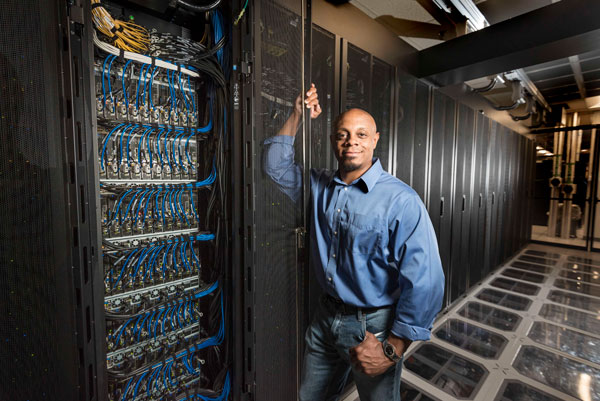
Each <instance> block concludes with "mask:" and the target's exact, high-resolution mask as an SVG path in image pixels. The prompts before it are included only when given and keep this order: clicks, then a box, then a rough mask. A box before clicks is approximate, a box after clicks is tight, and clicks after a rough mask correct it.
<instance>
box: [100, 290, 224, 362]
mask: <svg viewBox="0 0 600 401" xmlns="http://www.w3.org/2000/svg"><path fill="white" fill-rule="evenodd" d="M217 286H218V283H214V284H213V285H212V286H211V287H210V288H208V289H205V290H203V291H199V292H196V293H195V294H189V295H187V296H185V297H182V298H178V299H176V300H173V301H169V302H167V303H166V304H162V305H159V306H154V307H150V308H145V309H143V310H142V311H141V312H139V313H137V314H134V315H131V316H130V317H128V318H127V317H125V318H123V319H119V318H118V317H116V316H118V315H109V316H110V319H111V320H112V321H115V320H117V321H118V320H125V319H127V320H126V321H125V322H122V323H120V324H119V325H118V326H115V328H114V329H111V330H109V333H108V340H109V342H108V347H109V352H113V351H115V350H119V349H122V348H125V347H128V346H131V345H135V344H136V343H139V342H140V341H145V340H165V339H164V338H161V337H164V336H165V335H168V334H169V333H170V332H174V331H177V330H181V329H185V328H188V327H190V326H192V325H194V324H195V323H197V322H198V320H199V319H200V317H202V312H200V309H199V303H198V300H199V299H200V298H203V297H205V296H206V295H208V294H211V293H213V292H214V291H215V289H216V288H217ZM198 334H199V333H198ZM171 341H172V339H171Z"/></svg>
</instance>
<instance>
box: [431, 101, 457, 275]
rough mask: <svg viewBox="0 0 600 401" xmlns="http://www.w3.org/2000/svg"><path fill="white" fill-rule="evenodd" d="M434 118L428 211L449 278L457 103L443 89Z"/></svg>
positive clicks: (433, 109) (434, 109)
mask: <svg viewBox="0 0 600 401" xmlns="http://www.w3.org/2000/svg"><path fill="white" fill-rule="evenodd" d="M431 107H432V112H431V113H432V118H431V142H430V144H431V156H430V157H431V160H436V161H437V163H433V162H432V163H431V169H430V177H429V194H428V205H427V206H428V210H429V216H430V218H431V222H432V223H433V227H434V229H435V232H436V234H437V239H438V244H439V248H440V257H441V259H442V266H443V267H444V273H445V274H446V277H447V278H449V277H450V274H449V273H450V266H451V255H452V244H451V236H452V201H453V199H452V185H453V182H452V176H453V175H452V171H453V168H454V141H455V137H456V136H455V125H456V102H455V101H454V100H453V99H451V98H449V97H448V96H446V95H443V94H441V93H439V92H434V93H433V103H432V106H431Z"/></svg>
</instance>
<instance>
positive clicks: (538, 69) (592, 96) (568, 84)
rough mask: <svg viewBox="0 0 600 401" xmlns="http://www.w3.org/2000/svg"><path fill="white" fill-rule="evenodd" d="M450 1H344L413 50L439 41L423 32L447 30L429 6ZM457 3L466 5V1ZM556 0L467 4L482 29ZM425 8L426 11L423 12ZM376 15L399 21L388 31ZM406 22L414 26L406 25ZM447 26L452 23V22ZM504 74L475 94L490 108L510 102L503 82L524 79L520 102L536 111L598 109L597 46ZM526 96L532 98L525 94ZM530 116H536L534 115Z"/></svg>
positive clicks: (476, 84) (477, 83)
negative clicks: (481, 21) (491, 86)
mask: <svg viewBox="0 0 600 401" xmlns="http://www.w3.org/2000/svg"><path fill="white" fill-rule="evenodd" d="M452 1H456V0H350V3H351V4H352V5H354V6H355V7H357V8H359V9H360V10H361V11H363V12H364V13H365V14H367V15H368V16H370V17H371V18H374V19H377V20H378V21H379V22H381V23H382V24H383V25H385V26H386V27H387V28H388V29H391V30H392V31H394V33H396V34H398V36H399V37H400V38H401V39H403V40H404V41H405V42H407V43H408V44H410V45H411V46H412V47H414V48H415V49H416V50H423V49H427V48H430V47H432V46H436V45H438V44H441V43H443V42H444V41H443V40H438V39H433V38H432V37H436V36H435V35H433V36H432V35H431V34H429V33H428V32H429V31H433V32H434V33H435V31H436V29H437V28H436V27H437V26H439V27H440V30H443V29H446V28H447V25H443V24H445V23H447V21H444V19H443V18H440V14H438V13H436V12H437V11H439V7H437V5H436V4H435V3H436V2H437V3H440V2H441V3H443V2H445V4H446V5H450V6H452ZM458 1H459V2H462V3H467V2H468V1H469V0H458ZM558 1H560V0H473V1H472V3H471V4H475V7H476V8H477V9H478V11H477V12H480V13H481V14H483V16H484V17H485V25H486V26H489V25H494V24H497V23H499V22H503V21H506V20H508V19H510V18H513V17H516V16H519V15H522V14H525V13H528V12H531V11H534V10H537V9H539V8H541V7H546V6H548V5H550V4H552V3H556V2H558ZM434 6H435V7H434ZM427 7H429V9H428V10H429V12H428V11H427ZM450 8H451V9H452V13H453V14H452V16H453V17H456V9H455V8H454V7H453V6H452V7H450ZM447 15H449V14H447ZM382 16H391V17H394V18H395V19H398V21H401V24H400V25H395V26H392V27H391V26H390V25H386V21H384V20H383V19H382ZM459 17H461V15H459ZM385 18H390V17H385ZM412 22H415V23H417V24H412V25H411V23H412ZM451 22H452V23H454V21H451ZM413 25H417V26H418V28H422V29H415V28H414V26H413ZM444 27H446V28H444ZM403 29H404V30H403ZM483 29H485V28H483ZM428 30H429V31H428ZM473 30H474V29H473V28H472V26H469V29H467V30H466V31H464V32H460V33H459V32H458V30H457V33H456V34H454V33H453V32H452V35H454V36H460V35H461V34H468V33H469V32H470V31H473ZM402 33H405V34H404V35H403V34H402ZM452 35H449V36H447V40H452ZM444 36H445V33H444V32H442V33H440V37H444ZM506 73H508V75H505V74H499V76H500V77H501V78H503V79H501V80H500V82H499V83H498V84H496V85H495V87H494V89H493V90H490V91H486V92H482V93H480V94H479V95H481V96H482V97H484V98H485V100H487V102H488V103H490V104H492V107H497V106H507V105H511V104H513V103H514V95H513V85H511V83H510V82H507V80H513V79H517V78H518V79H519V81H521V82H525V81H530V82H529V83H527V84H522V86H523V87H524V88H526V89H524V94H525V96H524V97H523V98H524V99H536V101H535V102H533V103H534V104H535V106H534V107H535V109H536V110H541V109H543V107H542V106H541V104H544V103H546V102H547V103H546V104H548V105H549V106H551V107H552V108H554V107H556V106H558V105H566V108H568V109H571V110H578V111H585V110H589V109H590V108H592V107H596V106H600V43H599V44H598V50H596V51H593V52H590V53H585V54H579V55H572V56H571V57H568V58H561V59H557V60H554V61H551V62H547V63H544V64H539V65H534V66H523V68H522V69H520V70H516V73H514V72H512V71H507V72H506ZM515 77H517V78H515ZM493 78H494V76H490V77H480V78H478V79H474V80H471V81H468V82H466V84H467V85H469V86H470V87H471V88H483V87H485V86H487V85H488V84H489V82H490V80H491V79H493ZM502 81H504V82H502ZM536 88H537V89H536ZM534 92H536V93H537V94H535V93H534ZM530 93H531V94H533V95H534V96H533V97H531V96H528V95H529V94H530ZM536 96H537V97H536ZM540 100H541V102H540ZM528 102H531V100H528ZM531 110H532V106H531V105H529V106H528V105H527V104H526V103H524V104H522V105H520V106H518V107H516V108H514V109H512V110H510V111H507V112H508V113H510V114H511V115H513V116H521V117H525V116H527V115H528V112H529V111H531ZM533 116H534V117H535V116H536V115H535V112H534V114H533ZM537 117H539V116H537ZM538 120H539V118H538ZM517 123H518V124H521V125H522V126H524V127H531V126H533V125H535V124H534V120H533V119H532V118H529V119H525V118H524V119H523V121H518V122H517ZM536 123H537V122H536Z"/></svg>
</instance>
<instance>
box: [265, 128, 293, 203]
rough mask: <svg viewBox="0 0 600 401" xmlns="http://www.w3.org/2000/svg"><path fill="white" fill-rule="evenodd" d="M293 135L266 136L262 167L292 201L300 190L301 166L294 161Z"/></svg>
mask: <svg viewBox="0 0 600 401" xmlns="http://www.w3.org/2000/svg"><path fill="white" fill-rule="evenodd" d="M294 140H295V137H293V136H288V135H278V136H274V137H271V138H267V139H266V140H265V141H264V142H263V143H264V145H265V146H266V152H265V157H264V165H263V169H264V171H265V173H266V174H267V175H268V176H269V177H270V178H271V179H272V180H273V182H275V184H277V186H278V187H279V189H280V190H281V191H282V192H283V193H284V194H286V195H287V196H288V197H290V198H291V199H292V200H293V201H294V202H297V201H298V199H299V198H300V194H301V190H302V168H301V167H300V166H299V165H298V164H297V163H295V162H294Z"/></svg>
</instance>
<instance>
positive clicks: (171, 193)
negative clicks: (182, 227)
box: [169, 188, 183, 221]
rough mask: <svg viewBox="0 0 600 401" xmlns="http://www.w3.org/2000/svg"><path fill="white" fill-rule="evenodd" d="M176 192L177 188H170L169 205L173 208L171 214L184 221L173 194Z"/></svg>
mask: <svg viewBox="0 0 600 401" xmlns="http://www.w3.org/2000/svg"><path fill="white" fill-rule="evenodd" d="M174 193H175V189H174V188H173V189H171V190H169V207H170V208H171V215H172V216H173V220H175V216H177V217H178V219H177V220H178V221H183V219H181V216H180V215H179V210H177V206H175V204H174V203H173V194H174ZM173 206H175V210H174V211H173Z"/></svg>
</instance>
